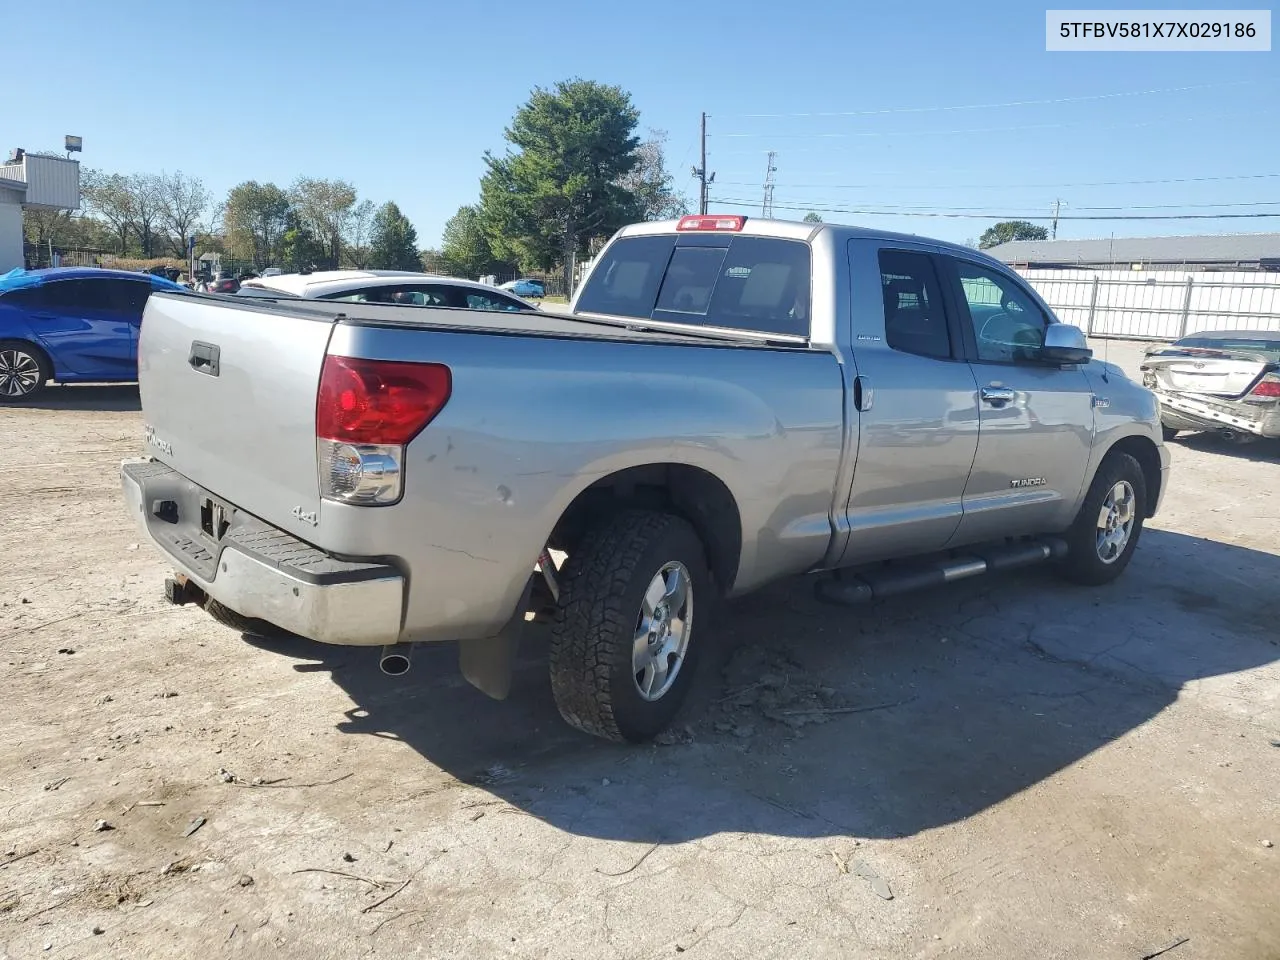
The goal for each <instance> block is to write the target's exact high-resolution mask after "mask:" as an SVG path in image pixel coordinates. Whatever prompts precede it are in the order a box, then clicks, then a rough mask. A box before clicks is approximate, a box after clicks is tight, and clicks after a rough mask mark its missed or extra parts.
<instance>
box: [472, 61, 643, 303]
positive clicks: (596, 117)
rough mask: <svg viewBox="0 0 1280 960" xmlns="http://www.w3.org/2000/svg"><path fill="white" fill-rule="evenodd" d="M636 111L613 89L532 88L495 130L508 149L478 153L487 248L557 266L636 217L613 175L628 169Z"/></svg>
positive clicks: (567, 269)
mask: <svg viewBox="0 0 1280 960" xmlns="http://www.w3.org/2000/svg"><path fill="white" fill-rule="evenodd" d="M638 120H639V113H638V112H637V110H636V108H635V106H633V105H632V103H631V96H630V95H629V94H628V93H627V92H626V91H624V90H623V89H622V88H621V87H615V86H606V85H604V84H599V83H595V82H594V81H590V80H566V81H561V82H560V83H557V84H556V85H555V87H554V88H553V89H551V90H545V89H543V88H541V87H538V88H536V89H535V90H534V91H533V94H532V95H531V96H530V98H529V101H528V102H527V103H526V104H524V106H522V107H520V109H519V110H517V111H516V114H515V117H514V118H513V119H512V121H511V125H510V126H509V127H507V129H506V130H505V132H504V135H505V137H506V139H507V142H508V143H509V144H511V146H512V147H513V148H515V151H516V152H511V151H508V153H507V154H506V155H504V156H501V157H498V156H494V155H493V154H492V153H487V152H486V153H485V156H484V161H485V166H486V167H487V170H486V172H485V174H484V177H483V178H482V179H481V181H480V209H481V215H482V218H483V221H484V225H485V231H486V233H487V234H488V235H489V241H490V244H491V245H492V247H493V252H494V253H495V254H497V255H498V256H499V257H500V258H501V259H504V260H505V259H512V260H517V261H519V262H520V264H521V265H523V266H526V267H529V266H538V267H543V268H550V267H553V266H554V265H555V264H556V263H557V262H558V263H560V264H561V266H562V268H563V270H564V276H565V282H566V284H568V285H570V286H571V284H572V275H573V263H574V260H575V258H576V257H577V255H578V254H580V253H582V252H584V251H585V250H586V248H587V246H588V244H589V243H590V240H591V238H592V237H595V236H598V235H602V234H608V233H612V232H613V231H614V230H616V229H617V228H619V227H621V226H622V225H623V224H625V223H628V222H630V221H633V220H636V219H638V218H639V216H640V208H639V204H638V203H637V202H636V198H635V196H634V195H633V194H632V193H630V192H629V191H628V190H627V189H625V188H624V187H622V186H621V185H620V181H621V180H622V179H623V178H624V177H626V176H627V175H628V174H630V173H631V171H632V170H634V169H635V167H636V163H637V157H636V147H637V146H639V143H640V141H639V140H638V139H637V138H636V136H635V128H636V123H637V121H638Z"/></svg>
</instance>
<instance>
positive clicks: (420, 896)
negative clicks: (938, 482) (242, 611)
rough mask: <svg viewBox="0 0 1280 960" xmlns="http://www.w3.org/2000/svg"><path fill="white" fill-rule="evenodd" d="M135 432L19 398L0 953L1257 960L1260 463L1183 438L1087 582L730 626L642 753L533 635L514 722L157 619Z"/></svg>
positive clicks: (228, 634)
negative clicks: (142, 525) (586, 704)
mask: <svg viewBox="0 0 1280 960" xmlns="http://www.w3.org/2000/svg"><path fill="white" fill-rule="evenodd" d="M1109 352H1110V355H1111V358H1112V360H1113V361H1119V362H1122V363H1125V364H1126V365H1127V366H1130V367H1132V366H1133V365H1134V363H1135V358H1136V356H1137V351H1136V349H1135V348H1134V347H1133V345H1128V344H1116V345H1113V346H1112V347H1111V348H1110V351H1109ZM140 430H141V418H140V415H139V413H138V399H137V391H136V389H135V388H132V387H84V388H68V389H65V390H54V391H52V392H51V393H50V394H48V397H47V399H46V400H44V401H42V402H41V403H40V404H39V405H37V406H35V407H28V408H23V409H0V438H2V439H3V446H4V449H5V451H6V456H5V458H4V461H3V465H0V555H2V556H4V557H5V558H6V559H7V560H8V561H9V562H8V563H7V564H6V572H5V574H4V576H3V581H2V582H0V641H3V645H4V655H3V657H2V658H0V670H2V671H3V672H2V674H0V676H2V677H3V680H2V681H0V684H2V685H0V690H2V691H3V694H4V705H5V712H6V718H5V723H4V725H3V727H2V728H0V742H2V743H3V752H2V753H0V811H2V813H0V957H3V958H20V957H40V956H57V957H64V958H66V957H107V956H110V957H130V958H145V957H175V958H176V957H183V958H187V957H190V956H192V955H196V954H198V955H200V956H202V957H221V956H260V955H266V954H267V953H268V952H269V953H270V954H271V955H272V956H279V957H306V958H308V960H318V958H329V957H333V958H338V957H341V958H351V957H362V956H368V955H383V956H391V957H404V956H423V957H433V958H436V957H440V958H443V957H467V958H475V957H486V958H487V957H529V958H534V957H537V958H543V957H550V958H579V960H586V958H614V957H616V958H647V957H655V958H657V957H666V956H675V955H676V954H683V955H685V956H688V957H693V958H711V957H743V958H747V957H749V958H751V960H765V958H774V957H777V958H787V960H791V958H797V957H805V958H827V957H832V958H834V957H841V958H872V957H894V958H897V957H912V958H916V957H919V958H926V957H951V956H955V957H1037V958H1055V957H1062V958H1068V957H1069V958H1080V957H1088V958H1091V960H1109V958H1116V960H1139V958H1143V957H1147V956H1150V955H1153V954H1154V953H1155V952H1157V951H1160V950H1163V949H1165V948H1169V947H1171V946H1172V949H1170V950H1169V951H1168V953H1167V954H1165V956H1167V957H1169V958H1170V960H1195V958H1202V960H1210V958H1212V960H1223V958H1259V960H1266V958H1271V960H1274V958H1276V957H1280V911H1277V904H1278V903H1280V899H1278V894H1277V891H1278V890H1280V846H1273V845H1272V844H1276V845H1280V669H1278V667H1277V662H1276V661H1277V657H1278V656H1280V631H1278V629H1277V626H1276V625H1277V623H1278V622H1280V449H1278V448H1277V447H1275V446H1272V447H1264V446H1261V445H1254V446H1247V447H1234V446H1228V445H1224V444H1222V443H1220V442H1218V441H1216V440H1213V439H1211V438H1192V439H1190V440H1186V441H1179V442H1176V443H1174V444H1173V445H1172V446H1173V457H1174V468H1175V471H1176V472H1175V474H1174V479H1173V486H1172V489H1171V490H1170V492H1169V495H1168V498H1167V501H1166V506H1165V509H1164V511H1163V513H1162V515H1161V516H1160V517H1158V518H1157V519H1156V520H1155V521H1154V522H1153V523H1152V525H1151V526H1150V527H1149V528H1148V530H1147V532H1146V533H1145V534H1144V536H1143V540H1142V544H1141V547H1140V550H1139V552H1138V555H1137V557H1136V558H1135V561H1134V563H1133V565H1132V566H1131V567H1130V568H1129V571H1128V572H1127V573H1126V575H1125V576H1124V577H1123V578H1122V580H1121V581H1120V582H1119V583H1117V584H1115V585H1113V586H1111V587H1108V588H1100V589H1082V588H1075V587H1068V586H1065V585H1063V584H1061V583H1059V582H1058V581H1056V580H1055V579H1054V578H1053V577H1052V576H1051V575H1049V574H1048V573H1047V572H1043V571H1028V572H1026V573H1024V574H1021V575H1016V576H1005V577H999V578H995V577H993V578H988V579H985V580H979V581H971V582H966V583H963V584H957V585H956V586H955V587H954V588H951V589H947V590H944V591H941V592H938V593H934V594H929V595H923V596H921V595H917V596H914V597H911V598H906V599H902V600H900V601H897V602H892V603H885V604H881V605H878V606H874V607H871V608H867V609H863V610H841V609H832V608H829V607H821V606H819V605H817V604H815V603H814V602H813V601H812V599H810V598H811V593H810V592H809V585H808V584H806V583H805V582H803V581H796V582H793V583H786V584H780V585H778V586H777V587H775V588H771V589H770V590H768V591H766V592H764V593H762V594H759V595H757V596H755V597H752V598H749V599H747V600H745V601H743V602H741V603H738V604H736V605H734V606H733V607H732V608H731V609H730V611H729V614H728V616H727V620H726V622H725V623H724V624H723V627H722V629H721V630H720V638H719V645H718V647H717V649H716V651H715V656H713V657H710V658H709V659H708V661H707V662H704V664H703V666H704V672H703V675H702V677H701V678H700V683H699V685H698V691H697V694H696V696H695V698H694V701H693V702H692V703H691V704H690V705H689V708H688V710H687V711H686V714H685V716H684V718H683V720H682V721H681V723H680V725H679V726H678V727H677V728H676V730H675V731H674V735H673V736H671V737H669V738H667V739H668V741H669V742H667V743H664V744H660V745H654V746H648V747H644V748H630V749H626V748H619V747H614V746H610V745H607V744H602V743H597V742H594V741H591V740H588V739H585V738H583V737H580V736H578V735H576V734H574V733H573V732H571V731H569V730H568V729H567V728H565V727H564V726H563V725H562V724H561V722H560V721H559V718H558V716H557V715H556V712H555V708H554V706H553V704H552V702H551V697H550V692H549V689H548V685H547V682H546V678H545V668H544V665H543V662H542V657H543V655H544V653H545V638H544V637H540V636H534V637H532V638H531V639H530V641H529V642H528V643H527V644H526V645H525V647H524V648H523V651H522V660H521V664H520V669H519V671H518V675H517V679H516V689H515V691H514V694H513V696H512V697H511V699H510V700H508V701H506V702H503V703H495V702H492V701H489V700H488V699H486V698H485V697H484V696H483V695H481V694H479V693H477V692H476V691H474V690H472V689H471V688H470V687H468V686H467V685H466V684H465V682H463V681H462V680H461V679H460V677H459V676H458V673H457V669H456V665H455V661H454V654H453V651H452V650H450V649H448V648H434V649H427V650H423V651H420V652H419V654H418V655H416V656H415V663H414V669H413V671H412V672H411V673H410V674H408V675H407V676H406V677H403V678H400V679H397V680H392V679H390V678H386V677H383V676H382V675H381V674H379V673H378V671H377V668H376V664H375V662H374V661H375V655H374V652H372V651H367V650H366V651H360V650H355V651H349V650H341V649H332V650H330V649H322V648H319V647H317V646H316V645H313V644H308V643H304V642H298V641H276V642H267V641H261V640H245V639H243V638H241V637H240V636H239V635H237V634H235V633H233V632H232V631H230V630H227V629H225V628H223V627H220V626H218V625H217V624H215V623H214V622H213V621H212V620H211V619H209V618H208V617H207V616H206V615H204V614H203V613H201V612H200V611H198V610H194V609H191V608H181V609H179V608H174V607H170V606H168V605H166V604H165V603H164V601H163V599H162V597H161V584H162V580H163V577H164V576H165V574H166V572H167V568H166V565H165V564H164V562H163V561H162V560H161V558H160V556H159V555H158V553H157V552H156V551H154V550H153V549H152V548H151V547H149V546H148V545H146V544H141V545H140V544H139V534H138V533H137V532H136V531H135V529H134V527H133V526H132V525H131V524H130V523H129V522H128V521H127V519H126V518H125V516H124V511H123V509H122V507H121V504H120V498H119V493H118V487H117V480H116V465H117V462H118V461H119V460H120V459H121V458H122V457H126V456H131V455H135V454H136V452H137V451H138V450H139V448H140ZM1175 944H1176V946H1174V945H1175Z"/></svg>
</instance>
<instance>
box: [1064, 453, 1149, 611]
mask: <svg viewBox="0 0 1280 960" xmlns="http://www.w3.org/2000/svg"><path fill="white" fill-rule="evenodd" d="M1121 481H1128V483H1129V485H1130V486H1131V487H1133V491H1134V498H1135V501H1136V503H1135V505H1134V519H1133V528H1132V530H1131V532H1130V534H1129V541H1128V543H1126V544H1125V546H1124V550H1123V551H1122V552H1121V554H1120V556H1119V557H1117V558H1116V559H1115V560H1113V561H1111V562H1110V563H1105V562H1103V560H1102V559H1101V557H1099V556H1098V546H1097V536H1098V515H1099V514H1100V513H1101V512H1102V504H1103V501H1104V500H1105V499H1106V496H1107V493H1108V492H1109V491H1110V490H1111V488H1112V487H1114V486H1115V485H1116V484H1118V483H1120V482H1121ZM1146 513H1147V481H1146V476H1145V475H1144V474H1143V472H1142V466H1141V465H1140V464H1139V463H1138V461H1137V460H1135V459H1134V458H1133V457H1131V456H1129V454H1127V453H1119V452H1115V451H1113V452H1112V453H1109V454H1108V455H1107V457H1106V459H1104V460H1103V461H1102V464H1101V465H1100V466H1099V467H1098V472H1097V473H1096V474H1094V477H1093V483H1091V484H1090V485H1089V492H1088V493H1087V494H1085V498H1084V503H1083V504H1081V506H1080V512H1079V513H1078V514H1077V515H1076V519H1075V522H1074V523H1072V525H1071V528H1070V529H1069V530H1068V531H1067V533H1066V536H1065V539H1066V541H1067V548H1068V550H1067V556H1066V558H1065V559H1064V560H1063V561H1062V562H1061V563H1060V564H1059V565H1058V571H1059V572H1060V573H1061V574H1062V576H1063V577H1065V578H1066V579H1067V580H1070V581H1071V582H1073V583H1079V584H1084V585H1087V586H1099V585H1101V584H1104V583H1110V582H1111V581H1113V580H1115V579H1116V578H1117V577H1118V576H1120V574H1122V573H1123V572H1124V569H1125V567H1127V566H1128V565H1129V561H1130V560H1132V559H1133V552H1134V550H1136V549H1137V547H1138V540H1139V538H1140V537H1141V535H1142V525H1143V521H1144V520H1145V519H1146Z"/></svg>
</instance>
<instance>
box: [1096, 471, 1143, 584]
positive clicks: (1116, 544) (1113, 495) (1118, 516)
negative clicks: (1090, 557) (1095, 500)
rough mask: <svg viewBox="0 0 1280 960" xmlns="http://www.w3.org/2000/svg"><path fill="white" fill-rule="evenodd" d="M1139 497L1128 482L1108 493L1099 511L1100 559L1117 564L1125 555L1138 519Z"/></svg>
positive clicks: (1121, 483) (1119, 484)
mask: <svg viewBox="0 0 1280 960" xmlns="http://www.w3.org/2000/svg"><path fill="white" fill-rule="evenodd" d="M1137 504H1138V496H1137V494H1136V493H1134V490H1133V485H1132V484H1130V483H1129V481H1128V480H1121V481H1120V482H1119V483H1117V484H1116V485H1115V486H1114V487H1112V488H1111V489H1110V490H1108V491H1107V495H1106V496H1105V497H1104V498H1103V500H1102V509H1101V510H1099V511H1098V559H1099V560H1101V561H1102V562H1103V563H1115V562H1116V561H1117V560H1119V559H1120V557H1121V556H1122V555H1123V554H1124V548H1125V547H1126V546H1128V544H1129V537H1130V536H1131V535H1132V534H1133V523H1134V520H1136V519H1137Z"/></svg>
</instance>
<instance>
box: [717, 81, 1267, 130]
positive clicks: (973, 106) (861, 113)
mask: <svg viewBox="0 0 1280 960" xmlns="http://www.w3.org/2000/svg"><path fill="white" fill-rule="evenodd" d="M1253 83H1256V81H1254V80H1230V81H1226V82H1223V83H1199V84H1194V85H1192V86H1188V87H1163V88H1159V89H1154V90H1129V91H1125V92H1123V93H1096V94H1091V95H1088V96H1082V97H1051V98H1048V99H1044V100H1007V101H1005V102H1003V103H961V104H954V105H951V106H932V107H888V108H885V109H881V110H833V111H809V112H801V113H739V114H730V116H732V117H736V118H739V119H751V120H781V119H787V118H793V117H795V118H800V117H876V116H884V115H886V114H897V113H941V112H946V111H952V110H994V109H998V108H1003V107H1041V106H1049V105H1052V104H1059V103H1086V102H1090V101H1096V100H1116V99H1120V98H1123V97H1149V96H1153V95H1156V94H1163V93H1186V92H1187V91H1190V90H1212V89H1215V88H1220V87H1239V86H1245V85H1249V84H1253Z"/></svg>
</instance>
